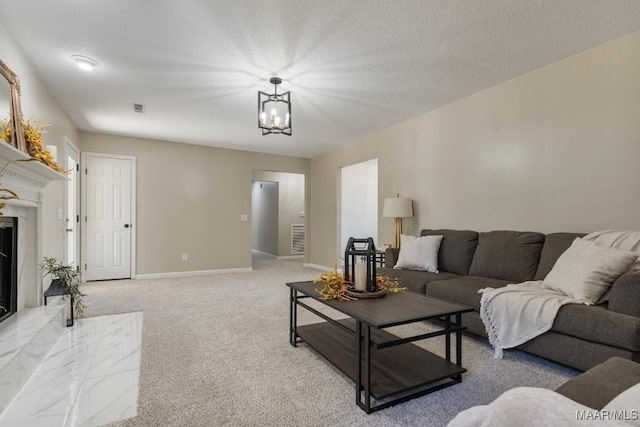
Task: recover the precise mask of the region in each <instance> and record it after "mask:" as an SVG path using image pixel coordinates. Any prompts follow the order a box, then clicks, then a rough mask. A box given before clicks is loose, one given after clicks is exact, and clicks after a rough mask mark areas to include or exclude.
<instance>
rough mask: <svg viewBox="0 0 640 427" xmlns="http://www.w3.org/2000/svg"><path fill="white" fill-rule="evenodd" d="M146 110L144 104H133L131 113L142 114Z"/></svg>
mask: <svg viewBox="0 0 640 427" xmlns="http://www.w3.org/2000/svg"><path fill="white" fill-rule="evenodd" d="M146 110H147V108H146V107H145V105H144V104H133V111H135V112H136V113H140V114H144V113H145V111H146Z"/></svg>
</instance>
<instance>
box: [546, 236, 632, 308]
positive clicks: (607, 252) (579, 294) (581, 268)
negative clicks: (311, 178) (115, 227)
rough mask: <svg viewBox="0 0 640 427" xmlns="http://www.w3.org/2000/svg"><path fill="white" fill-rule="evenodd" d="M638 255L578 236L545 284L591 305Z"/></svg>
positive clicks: (561, 256)
mask: <svg viewBox="0 0 640 427" xmlns="http://www.w3.org/2000/svg"><path fill="white" fill-rule="evenodd" d="M636 258H637V256H636V255H635V254H634V253H633V252H627V251H621V250H619V249H613V248H607V247H604V246H598V245H596V244H593V243H591V242H589V241H586V240H584V239H581V238H577V239H575V240H574V241H573V243H572V244H571V246H570V247H569V249H567V250H566V251H564V253H563V254H562V255H560V257H559V258H558V260H557V261H556V263H555V265H554V266H553V268H552V269H551V271H550V272H549V274H547V277H545V279H544V283H545V286H547V287H548V288H550V289H555V290H557V291H560V292H563V293H565V294H567V295H568V296H569V297H571V298H574V299H577V300H579V301H582V302H584V303H586V304H588V305H591V304H593V303H594V302H596V301H598V298H600V297H601V296H602V295H603V294H604V293H605V292H606V291H607V289H609V287H610V286H611V284H612V283H613V282H614V281H615V280H616V279H617V278H618V277H620V276H621V275H622V273H624V272H625V271H626V270H627V269H628V268H629V266H630V265H631V264H632V263H633V262H634V261H635V260H636Z"/></svg>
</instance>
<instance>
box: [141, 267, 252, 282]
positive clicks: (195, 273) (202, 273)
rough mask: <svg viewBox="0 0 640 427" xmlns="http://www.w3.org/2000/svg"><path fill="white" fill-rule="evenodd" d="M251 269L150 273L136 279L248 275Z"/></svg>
mask: <svg viewBox="0 0 640 427" xmlns="http://www.w3.org/2000/svg"><path fill="white" fill-rule="evenodd" d="M251 271H253V268H251V267H248V268H225V269H220V270H199V271H175V272H171V273H151V274H138V275H136V279H160V278H163V277H186V276H206V275H209V274H227V273H248V272H251Z"/></svg>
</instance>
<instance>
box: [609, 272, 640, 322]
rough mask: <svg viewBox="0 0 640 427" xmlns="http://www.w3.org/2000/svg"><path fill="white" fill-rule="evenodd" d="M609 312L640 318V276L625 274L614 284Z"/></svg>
mask: <svg viewBox="0 0 640 427" xmlns="http://www.w3.org/2000/svg"><path fill="white" fill-rule="evenodd" d="M609 310H611V311H615V312H618V313H623V314H628V315H630V316H635V317H640V274H625V275H623V276H620V277H619V278H618V280H616V281H615V282H613V286H611V294H610V299H609Z"/></svg>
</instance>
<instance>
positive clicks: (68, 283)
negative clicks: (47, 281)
mask: <svg viewBox="0 0 640 427" xmlns="http://www.w3.org/2000/svg"><path fill="white" fill-rule="evenodd" d="M42 271H43V272H44V275H45V277H46V276H48V275H50V276H51V278H52V279H53V282H55V281H56V280H57V281H58V282H57V283H55V285H56V288H57V289H63V290H65V291H68V292H64V294H62V293H54V294H49V295H47V293H46V292H45V296H54V295H63V298H64V299H65V301H66V300H67V298H69V296H71V300H72V301H73V311H74V312H75V317H78V318H79V317H82V316H83V315H84V302H83V301H82V298H83V297H84V296H85V295H84V294H83V293H82V292H80V275H81V273H80V270H78V269H76V268H75V267H72V266H70V265H64V264H62V263H61V262H60V261H59V260H58V259H56V258H47V257H45V258H44V262H43V263H42ZM53 282H52V284H51V287H50V288H53V287H54V283H53ZM71 324H73V313H72V318H71Z"/></svg>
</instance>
